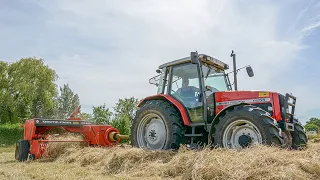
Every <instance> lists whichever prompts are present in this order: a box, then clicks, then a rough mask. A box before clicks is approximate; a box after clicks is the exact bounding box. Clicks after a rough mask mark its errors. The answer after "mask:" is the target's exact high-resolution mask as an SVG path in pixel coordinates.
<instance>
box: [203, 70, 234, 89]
mask: <svg viewBox="0 0 320 180" xmlns="http://www.w3.org/2000/svg"><path fill="white" fill-rule="evenodd" d="M202 73H203V78H204V83H205V86H210V88H211V91H213V92H217V91H227V90H228V88H227V83H226V78H225V74H224V72H223V70H219V69H217V68H216V67H213V66H209V65H207V64H202Z"/></svg>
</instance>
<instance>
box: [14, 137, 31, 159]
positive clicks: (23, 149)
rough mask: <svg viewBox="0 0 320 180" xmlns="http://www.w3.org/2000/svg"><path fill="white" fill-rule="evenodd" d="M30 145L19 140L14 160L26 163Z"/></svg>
mask: <svg viewBox="0 0 320 180" xmlns="http://www.w3.org/2000/svg"><path fill="white" fill-rule="evenodd" d="M29 149H30V145H29V142H28V141H26V140H23V139H20V140H18V141H17V143H16V150H15V158H16V160H17V161H26V160H27V159H28V155H29Z"/></svg>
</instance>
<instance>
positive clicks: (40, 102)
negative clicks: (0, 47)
mask: <svg viewBox="0 0 320 180" xmlns="http://www.w3.org/2000/svg"><path fill="white" fill-rule="evenodd" d="M0 66H1V68H0V70H1V72H0V86H1V87H0V88H1V92H0V99H1V100H0V103H1V105H0V108H1V109H0V114H1V115H0V118H1V123H4V122H11V123H15V122H20V121H22V120H23V119H29V118H32V117H49V116H52V115H53V113H54V107H55V101H54V99H55V98H56V96H57V88H56V84H55V83H54V82H55V80H56V79H57V77H58V76H57V75H56V73H55V71H54V70H52V69H50V68H49V67H48V66H47V65H45V64H44V61H43V60H42V59H37V58H23V59H21V60H19V61H17V62H14V63H11V64H10V63H6V62H0Z"/></svg>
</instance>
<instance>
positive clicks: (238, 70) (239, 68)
mask: <svg viewBox="0 0 320 180" xmlns="http://www.w3.org/2000/svg"><path fill="white" fill-rule="evenodd" d="M249 66H250V65H247V66H244V67H242V68H239V69H237V70H236V73H237V72H239V71H240V69H244V68H246V67H249ZM233 72H234V71H231V72H228V73H226V74H231V73H233Z"/></svg>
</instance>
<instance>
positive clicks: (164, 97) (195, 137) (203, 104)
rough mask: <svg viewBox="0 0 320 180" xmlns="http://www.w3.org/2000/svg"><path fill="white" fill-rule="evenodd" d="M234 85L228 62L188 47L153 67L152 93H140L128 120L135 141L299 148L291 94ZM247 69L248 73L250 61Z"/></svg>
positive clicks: (158, 145) (163, 145)
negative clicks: (136, 107) (142, 96)
mask: <svg viewBox="0 0 320 180" xmlns="http://www.w3.org/2000/svg"><path fill="white" fill-rule="evenodd" d="M231 56H233V60H234V71H233V73H234V74H235V76H234V77H235V78H234V80H235V90H234V91H232V86H231V83H230V80H229V76H228V74H230V73H226V72H225V71H226V70H227V69H229V67H228V65H227V64H225V63H223V62H221V61H219V60H217V59H215V58H213V57H210V56H207V55H204V54H198V53H197V52H191V55H190V57H186V58H182V59H178V60H175V61H172V62H169V63H166V64H163V65H161V66H160V67H159V69H158V70H157V72H158V73H159V75H158V76H155V77H154V78H151V79H150V83H154V82H152V81H155V84H156V85H157V86H158V93H157V95H154V96H149V97H146V98H145V99H143V100H142V101H141V102H140V104H139V107H140V109H139V110H138V111H137V114H136V116H135V119H134V121H133V123H132V126H131V143H132V145H133V146H135V147H141V148H147V149H153V150H165V149H178V148H179V147H180V145H181V144H187V145H188V146H190V147H193V148H196V147H198V146H199V145H200V146H202V145H205V144H207V145H208V144H209V145H212V146H215V147H216V146H218V147H224V148H231V149H239V148H246V147H251V146H253V145H256V144H265V145H277V146H281V147H286V148H292V149H300V148H303V147H304V146H306V144H307V141H308V139H307V136H306V133H305V130H304V128H303V126H302V125H301V123H299V121H298V120H297V119H296V118H295V117H294V110H295V105H296V97H294V96H292V95H290V94H286V95H282V94H280V93H277V92H269V91H237V86H236V72H237V71H238V70H237V69H236V67H235V54H233V53H232V54H231ZM246 68H247V72H248V75H249V76H250V77H251V76H253V71H252V69H251V67H250V66H247V67H246Z"/></svg>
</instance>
